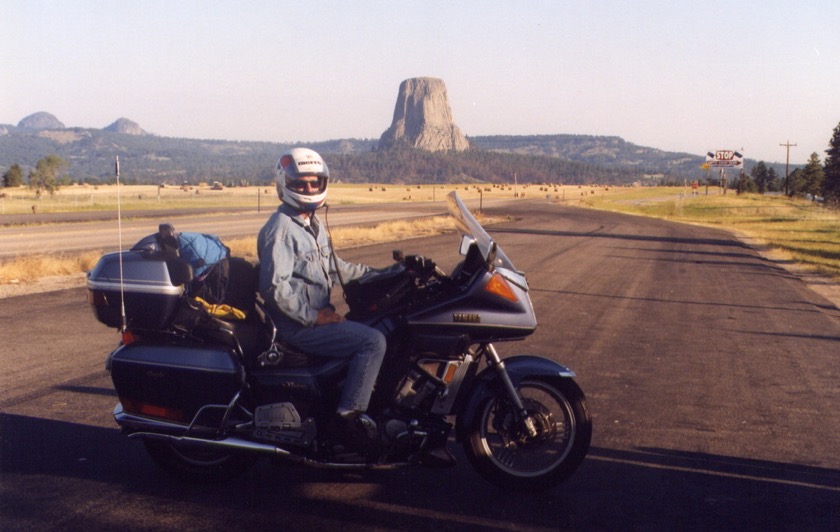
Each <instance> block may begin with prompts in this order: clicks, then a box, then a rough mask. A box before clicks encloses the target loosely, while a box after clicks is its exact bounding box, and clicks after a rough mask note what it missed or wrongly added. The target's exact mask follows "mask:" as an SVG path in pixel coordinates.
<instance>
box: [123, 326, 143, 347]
mask: <svg viewBox="0 0 840 532" xmlns="http://www.w3.org/2000/svg"><path fill="white" fill-rule="evenodd" d="M139 340H140V337H139V336H137V335H136V334H134V333H133V332H132V331H129V330H125V331H123V332H122V343H123V345H131V344H133V343H135V342H138V341H139Z"/></svg>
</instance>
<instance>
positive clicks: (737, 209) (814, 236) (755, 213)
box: [0, 184, 840, 283]
mask: <svg viewBox="0 0 840 532" xmlns="http://www.w3.org/2000/svg"><path fill="white" fill-rule="evenodd" d="M4 190H5V197H3V198H0V214H12V213H26V212H32V206H33V205H34V206H35V209H36V210H37V212H67V211H85V210H88V211H94V210H108V209H116V205H117V195H116V191H117V189H116V186H98V187H92V186H89V187H84V186H73V187H65V188H62V189H61V190H60V191H59V192H58V193H57V194H55V195H53V196H48V195H45V196H43V197H41V198H36V197H35V195H34V194H33V193H32V192H31V191H29V190H26V189H23V188H19V189H11V190H6V189H4ZM452 190H457V191H458V194H459V195H460V196H461V197H463V198H478V197H479V196H483V197H485V198H503V197H509V198H513V197H514V195H517V196H519V197H522V196H524V197H526V198H532V197H536V198H547V199H550V200H552V201H557V202H560V203H563V204H566V205H575V206H582V207H587V208H596V209H604V210H610V211H616V212H624V213H628V214H636V215H643V216H652V217H656V218H662V219H666V220H672V221H677V222H685V223H694V224H702V225H708V226H713V227H720V228H723V229H728V230H732V231H735V232H737V233H739V234H742V235H745V236H748V237H751V238H753V239H757V240H758V241H759V242H760V243H762V244H764V245H765V246H766V247H769V248H770V249H772V250H774V252H775V253H776V254H778V258H779V259H780V260H788V261H793V262H796V263H797V264H800V265H802V266H803V267H806V268H808V269H810V270H813V271H816V272H819V273H821V274H824V275H828V276H830V277H832V278H834V279H835V280H840V213H838V212H837V211H833V210H829V209H826V208H824V207H822V206H821V205H820V204H816V203H813V202H809V201H805V200H800V199H791V198H786V197H783V196H764V195H758V194H744V195H737V194H735V193H734V192H732V191H730V192H729V193H728V194H726V195H723V194H721V193H720V190H719V189H716V188H715V189H710V191H709V193H708V194H706V191H705V189H703V188H701V189H700V190H699V191H698V192H699V193H698V194H697V195H693V194H691V191H690V189H687V188H682V187H672V188H669V187H653V188H648V187H646V188H615V187H612V188H611V187H603V186H601V187H590V186H577V185H574V186H553V185H552V186H545V185H519V186H518V187H517V188H516V189H514V187H513V186H512V185H504V186H501V185H489V184H488V185H411V186H408V185H385V186H383V185H345V184H335V185H331V186H330V200H331V203H332V204H333V205H336V204H358V203H370V204H375V203H386V202H388V203H392V202H401V201H406V202H408V201H443V200H444V198H445V197H446V195H447V194H448V193H449V192H450V191H452ZM277 203H278V200H277V196H276V194H275V192H274V189H273V187H242V188H225V189H223V190H212V189H211V187H210V186H207V185H204V186H194V187H185V188H184V189H181V188H178V187H164V188H158V187H155V186H143V185H139V186H135V185H130V186H123V187H121V196H120V205H121V208H122V209H124V210H144V209H148V210H152V209H167V208H171V209H181V208H189V207H196V208H198V207H201V208H211V207H220V208H224V207H232V206H237V207H248V206H252V207H254V208H255V209H256V207H257V206H258V204H259V205H260V206H262V207H266V208H274V207H275V206H276V205H277ZM450 228H451V224H450V222H449V221H448V220H447V219H446V218H440V219H430V220H421V221H416V222H405V221H397V222H389V223H385V224H381V225H379V226H377V227H375V228H352V227H342V228H336V229H335V230H334V231H333V236H334V238H335V244H336V248H339V249H340V248H346V247H351V246H358V245H364V244H369V243H374V242H383V241H389V240H401V239H405V238H409V237H412V236H423V235H428V234H436V233H439V232H442V231H445V230H449V229H450ZM226 243H227V244H228V245H229V246H230V247H231V248H232V250H233V252H234V254H235V255H238V256H245V257H246V258H254V254H255V252H254V248H255V245H256V244H255V238H247V239H237V240H232V241H230V242H226ZM100 254H101V252H100V251H91V252H88V253H84V254H80V255H72V256H55V255H42V256H27V257H18V258H15V259H12V260H7V261H3V262H2V263H0V283H9V282H20V281H23V282H25V281H31V280H34V279H38V278H40V277H44V276H54V275H72V274H76V273H79V272H84V271H87V270H88V269H90V268H91V267H92V266H93V264H94V263H95V262H96V260H97V259H98V257H99V255H100Z"/></svg>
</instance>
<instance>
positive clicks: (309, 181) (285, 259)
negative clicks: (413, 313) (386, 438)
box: [257, 147, 386, 451]
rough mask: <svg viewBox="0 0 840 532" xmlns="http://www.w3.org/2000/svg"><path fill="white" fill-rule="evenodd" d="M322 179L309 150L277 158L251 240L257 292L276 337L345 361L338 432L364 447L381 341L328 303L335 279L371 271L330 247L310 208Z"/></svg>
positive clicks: (323, 192)
mask: <svg viewBox="0 0 840 532" xmlns="http://www.w3.org/2000/svg"><path fill="white" fill-rule="evenodd" d="M329 179H330V173H329V169H328V167H327V164H326V163H325V162H324V160H323V159H322V158H321V156H320V155H319V154H318V153H316V152H315V151H313V150H310V149H308V148H301V147H298V148H293V149H291V150H289V151H288V152H286V153H284V154H283V155H282V156H281V157H280V159H279V160H278V162H277V167H276V175H275V181H276V185H277V194H278V195H279V197H280V200H281V204H280V207H278V209H277V211H275V212H274V214H272V215H271V217H270V218H269V219H268V221H267V222H266V223H265V225H264V226H263V228H262V229H261V230H260V233H259V237H258V240H257V251H258V254H259V259H260V279H259V291H260V294H261V295H262V297H263V298H264V299H265V302H266V304H267V308H268V310H269V313H270V315H271V317H272V319H273V320H274V322H275V324H276V325H277V330H278V335H279V336H280V338H281V340H283V341H284V342H286V343H288V344H289V345H291V346H294V347H296V348H298V349H300V350H301V351H304V352H307V353H317V354H318V355H320V356H326V357H339V358H349V359H350V364H349V368H348V372H347V378H346V380H345V382H344V386H343V389H342V391H341V398H340V400H339V403H338V410H337V412H336V419H335V420H334V421H335V425H337V427H336V428H337V430H339V431H342V432H345V434H346V438H347V439H348V441H347V442H346V443H347V444H349V445H350V446H352V447H356V449H355V450H357V451H363V450H364V449H365V448H366V444H367V443H368V442H369V441H370V440H371V439H373V438H375V437H376V433H377V430H376V423H375V422H374V421H373V419H371V418H370V417H369V416H368V415H367V414H366V413H365V411H366V410H367V407H368V403H369V401H370V396H371V394H372V393H373V388H374V384H375V383H376V377H377V375H378V374H379V368H380V366H381V365H382V359H383V357H384V356H385V348H386V341H385V336H384V335H383V334H382V333H381V332H379V331H377V330H376V329H373V328H372V327H368V326H367V325H364V324H361V323H357V322H353V321H347V320H345V319H344V317H343V316H341V315H340V314H338V313H336V311H335V308H334V307H333V306H332V305H331V304H330V290H331V288H332V287H333V286H334V284H335V282H336V280H340V281H342V282H344V281H351V280H353V279H358V278H359V277H362V276H364V275H368V274H372V273H373V274H375V272H376V270H373V269H372V268H370V267H368V266H366V265H363V264H352V263H348V262H346V261H344V260H342V259H340V258H339V257H338V256H336V255H335V254H334V253H333V250H332V249H331V246H330V240H329V238H328V234H327V230H326V228H325V227H324V226H323V225H322V223H321V220H320V219H319V218H318V216H317V214H316V213H315V211H316V210H317V209H318V208H320V207H322V206H323V205H324V203H325V201H326V199H327V188H328V186H329Z"/></svg>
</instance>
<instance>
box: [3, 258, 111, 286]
mask: <svg viewBox="0 0 840 532" xmlns="http://www.w3.org/2000/svg"><path fill="white" fill-rule="evenodd" d="M102 254H103V251H102V250H93V251H86V252H84V253H80V254H73V253H69V254H59V255H46V254H41V255H26V256H24V257H18V258H15V259H13V260H8V261H3V262H0V284H2V283H19V282H22V283H29V282H33V281H37V280H38V279H41V278H43V277H54V276H59V275H77V274H80V273H83V272H86V271H88V270H90V269H91V268H93V266H94V265H95V264H96V261H98V260H99V257H101V256H102Z"/></svg>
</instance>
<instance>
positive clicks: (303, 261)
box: [257, 203, 374, 327]
mask: <svg viewBox="0 0 840 532" xmlns="http://www.w3.org/2000/svg"><path fill="white" fill-rule="evenodd" d="M257 253H258V254H259V259H260V286H259V290H260V294H261V295H262V297H263V299H265V301H266V304H267V305H268V309H269V311H270V312H271V314H272V317H273V318H275V321H277V318H278V317H279V318H281V319H282V317H286V318H289V319H291V320H293V321H294V322H297V323H299V324H300V325H303V326H305V327H311V326H313V325H315V321H316V319H317V318H318V309H321V308H323V307H326V306H327V305H329V304H330V290H331V288H332V287H333V286H334V285H335V283H336V281H337V280H338V278H337V277H336V269H335V263H334V262H333V261H332V260H331V258H330V244H329V239H328V238H327V231H326V229H325V228H324V227H323V226H322V225H321V223H320V220H318V218H317V216H316V215H315V214H313V215H312V217H311V218H310V219H306V218H304V217H302V216H300V213H299V212H298V211H297V210H296V209H293V208H291V207H289V206H288V205H286V204H285V203H284V204H281V205H280V207H278V209H277V211H276V212H274V214H272V215H271V217H270V218H269V219H268V221H267V222H266V223H265V225H264V226H263V228H262V229H261V230H260V233H259V237H258V238H257ZM335 262H336V263H338V268H339V269H340V272H341V278H342V280H343V281H344V282H348V281H352V280H353V279H358V278H359V277H362V276H363V275H365V274H367V273H368V272H371V271H374V270H372V269H371V268H370V267H368V266H365V265H363V264H352V263H349V262H345V261H344V260H342V259H340V258H338V257H337V256H336V261H335ZM278 312H279V313H280V315H281V316H277V314H276V313H278Z"/></svg>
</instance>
